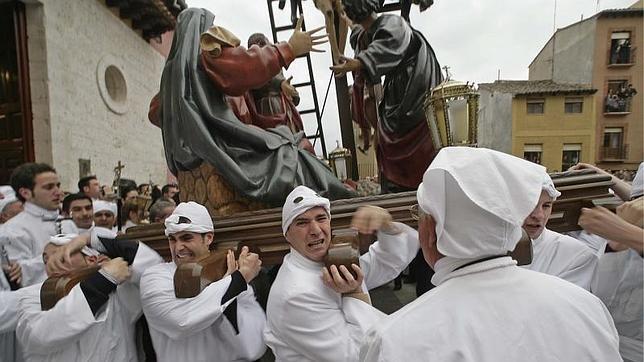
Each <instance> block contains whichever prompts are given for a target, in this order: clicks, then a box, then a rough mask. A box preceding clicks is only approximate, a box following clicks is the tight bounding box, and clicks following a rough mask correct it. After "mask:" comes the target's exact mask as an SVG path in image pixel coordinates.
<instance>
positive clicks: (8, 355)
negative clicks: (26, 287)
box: [0, 273, 22, 362]
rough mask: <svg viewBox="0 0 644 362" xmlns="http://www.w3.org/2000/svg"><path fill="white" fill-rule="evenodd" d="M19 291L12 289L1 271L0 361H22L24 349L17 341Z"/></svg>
mask: <svg viewBox="0 0 644 362" xmlns="http://www.w3.org/2000/svg"><path fill="white" fill-rule="evenodd" d="M18 293H20V291H19V290H18V291H11V290H10V289H9V283H8V282H7V279H6V278H5V276H4V273H0V361H3V362H5V361H6V362H12V361H22V351H21V349H20V345H19V344H18V342H17V341H16V337H15V333H14V332H15V330H16V324H17V323H18Z"/></svg>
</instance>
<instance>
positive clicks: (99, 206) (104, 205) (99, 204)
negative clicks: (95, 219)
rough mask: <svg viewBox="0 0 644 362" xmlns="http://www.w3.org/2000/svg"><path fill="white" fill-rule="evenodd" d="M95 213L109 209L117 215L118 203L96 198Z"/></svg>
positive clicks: (94, 203) (93, 204) (93, 205)
mask: <svg viewBox="0 0 644 362" xmlns="http://www.w3.org/2000/svg"><path fill="white" fill-rule="evenodd" d="M92 207H93V208H94V214H96V213H98V212H100V211H109V212H111V213H112V214H114V215H115V216H116V204H115V203H113V202H109V201H105V200H96V201H94V202H93V203H92Z"/></svg>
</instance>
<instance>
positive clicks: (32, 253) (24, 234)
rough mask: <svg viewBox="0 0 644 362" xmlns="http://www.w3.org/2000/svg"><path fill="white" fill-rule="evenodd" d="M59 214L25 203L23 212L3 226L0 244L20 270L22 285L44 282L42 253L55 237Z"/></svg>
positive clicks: (45, 275)
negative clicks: (50, 239) (18, 265)
mask: <svg viewBox="0 0 644 362" xmlns="http://www.w3.org/2000/svg"><path fill="white" fill-rule="evenodd" d="M57 217H58V211H50V210H45V209H43V208H42V207H40V206H36V205H35V204H33V203H31V202H26V203H25V206H24V211H22V212H21V213H19V214H18V215H16V216H14V217H13V218H11V219H10V220H9V221H7V222H6V223H4V224H3V227H2V235H0V243H2V244H4V245H5V248H6V249H7V253H8V254H9V258H10V259H12V260H16V261H18V263H20V266H21V267H22V285H23V286H28V285H32V284H35V283H40V282H43V281H45V279H47V274H46V273H45V265H44V264H43V261H42V251H43V249H44V248H45V245H46V244H47V243H48V242H49V238H50V237H51V236H52V235H56V223H55V221H56V218H57Z"/></svg>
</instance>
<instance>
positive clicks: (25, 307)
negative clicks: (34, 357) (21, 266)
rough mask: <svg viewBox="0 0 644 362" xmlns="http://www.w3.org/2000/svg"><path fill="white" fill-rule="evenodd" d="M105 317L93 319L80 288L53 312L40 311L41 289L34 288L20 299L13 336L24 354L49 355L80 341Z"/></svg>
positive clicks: (54, 308)
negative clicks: (87, 331) (17, 340)
mask: <svg viewBox="0 0 644 362" xmlns="http://www.w3.org/2000/svg"><path fill="white" fill-rule="evenodd" d="M105 315H106V313H101V314H100V315H99V316H98V317H97V318H94V314H92V310H91V309H90V307H89V304H88V303H87V300H86V299H85V295H84V294H83V291H82V290H81V288H80V284H77V285H76V286H75V287H74V288H72V290H71V291H70V292H69V294H68V295H67V296H65V297H64V298H62V299H61V300H59V301H58V303H56V305H55V306H54V307H53V308H52V309H50V310H48V311H42V310H41V306H40V285H34V286H32V287H31V288H30V289H29V290H26V291H25V293H24V294H22V293H21V295H20V309H19V312H18V326H17V328H16V336H17V338H18V339H19V340H20V343H21V344H22V346H23V348H24V350H25V351H30V352H34V353H37V354H50V353H52V352H54V351H56V350H59V349H61V348H66V347H67V345H69V344H70V343H73V342H74V341H77V340H79V339H80V338H81V337H82V336H83V333H84V332H85V331H86V330H88V329H89V328H90V327H91V326H92V325H94V324H97V323H101V322H103V321H104V320H105Z"/></svg>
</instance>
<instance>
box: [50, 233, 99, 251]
mask: <svg viewBox="0 0 644 362" xmlns="http://www.w3.org/2000/svg"><path fill="white" fill-rule="evenodd" d="M77 236H78V234H58V235H54V236H52V237H50V238H49V242H50V243H51V244H54V245H58V246H63V245H66V244H69V242H70V241H72V240H73V239H74V238H75V237H77ZM81 253H83V254H85V255H87V256H99V255H100V253H99V252H98V251H96V250H94V249H92V248H89V247H87V246H83V248H82V249H81Z"/></svg>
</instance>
